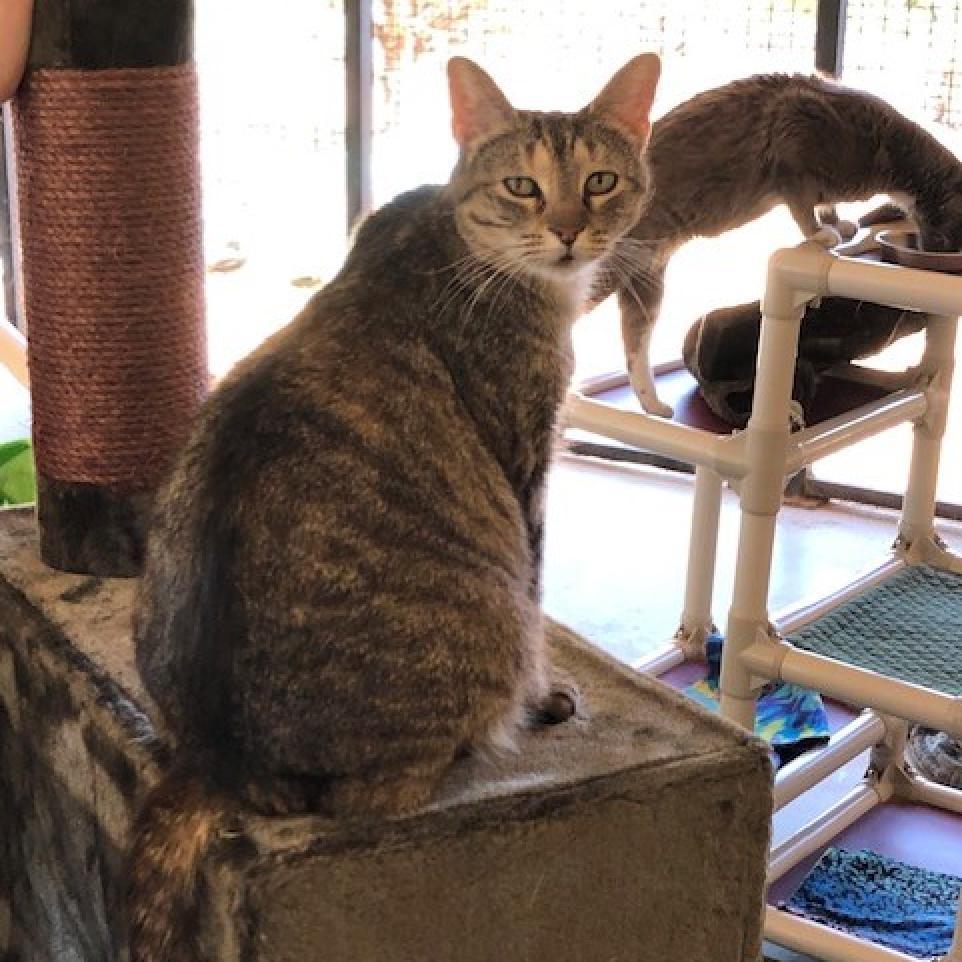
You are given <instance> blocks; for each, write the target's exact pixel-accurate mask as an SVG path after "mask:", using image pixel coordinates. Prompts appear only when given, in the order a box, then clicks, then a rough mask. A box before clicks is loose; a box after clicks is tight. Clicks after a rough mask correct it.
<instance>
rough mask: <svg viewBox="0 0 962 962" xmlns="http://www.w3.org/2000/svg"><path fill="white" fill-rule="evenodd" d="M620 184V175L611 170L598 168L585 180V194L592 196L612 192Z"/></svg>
mask: <svg viewBox="0 0 962 962" xmlns="http://www.w3.org/2000/svg"><path fill="white" fill-rule="evenodd" d="M617 184H618V175H617V174H616V173H615V172H614V171H611V170H596V171H595V172H594V173H593V174H591V175H590V176H589V177H588V179H587V180H586V181H585V194H586V195H587V196H590V197H600V196H601V195H602V194H610V193H611V192H612V191H613V190H614V189H615V187H616V186H617Z"/></svg>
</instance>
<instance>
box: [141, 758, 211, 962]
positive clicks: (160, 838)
mask: <svg viewBox="0 0 962 962" xmlns="http://www.w3.org/2000/svg"><path fill="white" fill-rule="evenodd" d="M226 820H227V812H226V807H225V805H224V799H223V798H221V797H219V796H218V794H216V793H215V792H213V791H212V790H211V787H210V786H209V785H208V784H207V782H206V780H204V779H203V778H202V777H200V776H197V775H194V774H185V773H179V774H178V773H173V774H171V775H169V776H167V777H166V778H164V779H162V780H161V781H160V783H159V784H158V785H157V786H156V787H155V788H154V789H153V790H152V791H151V792H150V793H149V794H148V796H147V798H146V799H145V801H144V803H143V805H142V807H141V809H140V812H139V813H138V815H137V818H136V821H135V823H134V826H133V831H132V834H131V843H130V848H129V850H128V861H127V876H126V877H127V926H128V939H129V947H130V962H203V956H202V954H201V951H202V950H201V945H200V929H201V926H200V919H201V907H200V904H199V902H200V900H201V897H202V894H203V893H202V891H201V889H202V884H201V878H200V872H199V868H200V864H201V860H202V859H203V856H204V853H205V852H206V851H207V849H208V847H209V846H210V845H211V843H212V842H213V841H214V840H215V839H216V838H217V836H218V835H219V834H220V833H221V831H222V830H223V828H224V827H225V824H226Z"/></svg>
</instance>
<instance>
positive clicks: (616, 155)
mask: <svg viewBox="0 0 962 962" xmlns="http://www.w3.org/2000/svg"><path fill="white" fill-rule="evenodd" d="M659 69H660V68H659V62H658V59H657V58H656V57H655V56H654V55H642V56H639V57H637V58H635V59H634V60H632V61H631V62H630V63H628V64H627V65H626V66H625V67H623V68H622V69H621V70H620V71H619V72H618V73H616V74H615V75H614V77H613V78H612V79H611V80H610V82H609V83H608V84H607V86H605V88H604V89H603V90H602V92H601V93H600V94H599V95H598V97H597V98H595V100H594V101H593V102H592V103H591V104H590V106H588V107H586V108H585V109H583V110H581V111H579V112H577V113H572V114H563V113H538V112H533V111H526V110H516V109H515V108H513V107H512V106H511V105H510V104H509V103H508V101H507V100H506V99H505V97H504V95H503V94H502V93H501V91H500V90H499V89H498V88H497V86H496V85H495V84H494V82H493V81H492V80H491V79H490V77H488V75H487V74H486V73H484V71H482V70H481V68H480V67H478V66H476V65H475V64H473V63H471V62H470V61H468V60H463V59H454V60H452V61H451V63H450V65H449V80H450V91H451V104H452V117H453V131H454V136H455V138H456V140H457V142H458V144H459V146H460V156H459V160H458V163H457V166H456V167H455V170H454V172H453V174H452V176H451V180H450V182H449V183H448V184H446V185H444V186H442V187H422V188H420V189H418V190H414V191H412V192H410V193H407V194H403V195H402V196H400V197H398V198H397V199H396V200H394V201H393V202H392V203H390V204H388V205H386V206H385V207H384V208H382V209H381V210H380V211H378V212H377V213H375V214H373V215H372V216H371V217H370V218H369V219H368V220H367V221H366V222H365V223H364V224H363V225H362V226H361V228H360V230H359V231H358V232H357V235H356V238H355V241H354V244H353V248H352V250H351V252H350V254H349V255H348V258H347V261H346V263H345V265H344V268H343V269H342V271H341V272H340V274H339V275H338V276H337V277H336V278H335V279H334V280H333V281H332V282H331V283H330V284H329V285H328V286H327V287H326V288H324V289H323V290H322V291H320V292H319V293H318V294H317V295H316V296H315V297H314V298H313V299H312V300H311V302H310V303H309V304H308V305H307V307H306V308H305V309H304V310H303V312H302V313H301V314H300V315H299V316H298V317H297V318H295V320H294V321H293V322H292V323H291V324H290V325H289V326H288V327H287V328H285V329H284V330H282V331H280V332H279V333H278V334H276V335H275V336H274V337H272V338H271V339H270V340H268V341H267V342H266V343H265V344H264V346H263V347H262V348H260V349H259V350H258V351H257V352H255V353H254V354H253V355H252V356H251V357H250V358H248V359H247V360H246V361H244V362H242V363H241V364H240V365H238V367H237V368H236V369H235V370H234V371H233V372H232V373H231V374H230V375H229V377H228V378H227V379H226V380H225V382H224V383H223V384H222V385H221V386H220V387H219V388H218V389H217V390H216V391H215V393H214V394H213V395H212V396H211V398H210V399H209V401H208V403H207V404H206V406H205V408H204V410H203V411H202V412H201V415H200V417H199V419H198V422H197V424H196V426H195V428H194V431H193V434H192V437H191V439H190V441H189V443H188V444H187V446H186V449H185V450H184V452H183V454H182V455H181V457H180V459H179V461H178V462H177V464H176V465H175V468H174V470H173V472H172V475H171V477H170V479H169V481H168V483H167V485H166V487H165V489H164V490H163V491H162V493H161V495H160V497H159V500H158V503H157V506H156V510H155V514H154V518H153V524H152V528H151V532H150V537H149V546H148V557H147V564H146V574H145V577H144V580H143V584H142V589H141V592H140V598H139V603H138V609H137V615H136V619H135V626H134V635H135V641H136V650H137V663H138V666H139V667H140V670H141V673H142V675H143V678H144V681H145V683H146V685H147V688H148V690H149V692H150V694H151V695H152V696H153V698H154V700H155V702H156V704H157V705H158V707H159V709H160V711H161V712H162V715H163V719H164V722H165V723H166V726H167V728H168V729H169V731H170V732H171V733H172V735H173V736H174V738H175V739H176V745H175V749H174V757H175V764H174V766H173V769H172V770H171V772H170V773H169V774H168V775H167V777H165V778H164V779H162V780H161V782H160V784H159V785H157V787H156V788H155V789H154V790H153V791H152V792H151V793H150V795H149V796H148V798H147V799H146V800H145V802H144V805H143V808H142V810H141V813H140V815H139V817H138V819H137V821H136V824H135V826H134V832H133V842H132V846H131V852H130V860H129V884H130V898H129V904H128V916H129V927H130V944H131V960H132V962H194V960H197V959H200V958H202V957H203V948H202V947H201V946H200V945H199V944H198V943H197V938H198V937H197V934H196V933H197V930H198V927H197V925H196V924H195V922H196V919H197V917H198V916H197V913H198V911H199V909H198V903H199V900H200V894H199V893H200V889H201V886H199V884H198V874H197V872H198V866H199V863H200V859H201V857H202V855H203V853H204V851H205V850H206V849H207V848H208V846H210V845H211V844H212V843H213V842H214V841H215V840H216V839H217V838H218V837H221V836H222V835H224V834H225V832H226V830H227V828H228V825H229V822H230V821H231V816H230V813H231V812H234V811H237V810H238V807H239V806H248V807H250V808H253V809H255V810H257V811H260V812H264V813H278V812H289V811H305V810H313V811H322V812H325V813H329V814H332V815H335V816H349V817H351V816H390V815H401V814H404V813H408V812H411V811H413V810H415V809H417V808H418V807H419V806H422V805H424V804H425V802H427V801H428V800H429V799H430V798H431V797H432V795H433V793H434V792H435V790H436V788H437V786H438V784H439V781H440V779H441V777H442V775H443V774H444V772H445V771H446V770H447V769H448V767H449V766H450V765H451V764H452V762H453V761H454V760H455V759H456V758H457V757H458V756H459V755H461V754H463V753H465V752H469V751H472V750H485V749H488V748H495V749H497V748H498V747H506V746H510V744H511V739H512V734H513V732H514V731H515V730H516V728H517V726H518V725H520V724H524V723H525V721H526V720H532V719H534V720H538V719H540V720H543V721H560V720H563V719H564V718H566V717H568V716H569V715H570V714H571V713H572V711H574V710H575V707H576V706H575V700H576V693H575V692H574V690H573V689H572V688H570V687H569V686H565V685H564V684H563V682H561V681H559V680H557V679H553V678H552V673H551V669H550V666H549V665H548V663H547V654H546V651H545V644H544V638H543V631H542V618H541V605H540V602H541V588H540V583H541V553H542V540H543V533H542V526H543V516H542V515H543V502H544V492H545V481H546V476H547V473H548V468H549V462H550V459H551V456H552V448H553V443H554V439H555V432H556V422H557V419H558V412H559V408H560V406H561V404H562V401H563V399H564V397H565V393H566V390H567V387H568V382H569V379H570V376H571V371H572V355H571V344H570V326H571V324H572V323H573V321H574V320H575V318H576V317H577V316H578V315H579V313H580V312H581V311H582V310H583V308H584V305H585V302H586V300H587V298H588V296H589V292H590V290H591V287H592V285H593V282H594V276H595V272H596V269H597V267H598V265H599V264H600V263H601V262H602V260H603V259H604V258H605V257H607V256H608V255H610V253H611V252H612V250H613V248H614V245H615V244H616V243H617V242H618V240H619V238H621V237H622V236H623V235H624V233H625V232H626V231H627V230H628V229H629V228H630V227H631V226H632V225H633V224H635V223H637V221H638V219H639V216H640V215H641V212H642V210H643V209H644V206H645V204H646V203H647V201H648V197H649V174H648V170H647V167H646V165H645V162H644V160H643V151H644V146H645V142H646V140H647V138H648V133H649V122H648V114H649V109H650V106H651V102H652V99H653V96H654V91H655V85H656V82H657V78H658V74H659Z"/></svg>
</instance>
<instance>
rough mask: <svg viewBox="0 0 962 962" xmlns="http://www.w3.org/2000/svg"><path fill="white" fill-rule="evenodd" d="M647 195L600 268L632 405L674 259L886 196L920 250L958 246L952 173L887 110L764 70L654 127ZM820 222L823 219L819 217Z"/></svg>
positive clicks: (647, 401)
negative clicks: (776, 220)
mask: <svg viewBox="0 0 962 962" xmlns="http://www.w3.org/2000/svg"><path fill="white" fill-rule="evenodd" d="M648 161H649V165H650V167H651V174H652V183H653V188H654V196H653V199H652V203H651V206H650V207H649V209H648V211H647V213H646V214H645V216H644V217H643V218H642V219H641V220H640V221H639V222H638V224H637V225H636V226H635V228H634V229H633V230H632V231H631V232H630V233H629V234H628V236H627V237H626V238H625V239H623V240H622V241H621V242H620V243H619V245H618V248H617V250H616V253H615V255H614V256H613V257H612V259H611V263H610V265H609V268H610V270H609V271H608V272H606V279H607V285H603V286H602V288H601V289H599V291H598V292H597V293H598V294H599V295H604V294H607V293H608V292H609V291H611V290H615V289H617V291H618V298H619V306H620V308H621V323H622V335H623V338H624V344H625V355H626V361H627V365H628V371H629V374H630V376H631V384H632V387H633V388H634V391H635V393H636V394H637V395H638V398H639V400H640V401H641V404H642V407H643V408H644V409H645V410H646V411H648V412H649V413H651V414H658V415H662V416H664V417H671V414H672V411H671V408H670V407H669V406H668V405H666V404H664V403H662V402H661V401H659V400H658V397H657V392H656V390H655V385H654V381H653V379H652V375H651V369H650V364H649V358H648V352H649V344H650V339H651V329H652V326H653V324H654V322H655V320H656V318H657V315H658V310H659V307H660V305H661V299H662V294H663V282H664V275H665V268H666V267H667V264H668V261H669V260H670V259H671V256H672V254H673V253H674V252H675V251H676V250H677V249H678V248H679V247H680V246H681V245H682V244H684V243H685V242H686V241H688V240H691V239H692V238H694V237H699V236H705V237H714V236H716V235H718V234H721V233H723V232H724V231H727V230H731V229H733V228H736V227H740V226H741V225H743V224H746V223H748V222H749V221H751V220H753V219H754V218H756V217H759V216H761V215H762V214H764V213H766V212H767V211H769V210H771V209H772V208H773V207H774V206H775V205H776V204H779V203H784V204H786V205H787V206H788V209H789V211H790V212H791V214H792V216H793V217H794V219H795V221H796V223H797V224H798V226H799V228H800V229H801V231H802V233H803V234H804V235H805V236H806V237H811V236H812V235H814V234H815V233H816V232H817V231H818V230H819V227H820V223H819V219H818V217H817V216H816V209H817V208H819V206H820V205H824V204H828V203H836V202H844V201H859V200H867V199H868V198H870V197H871V196H872V195H874V194H878V193H883V194H888V195H890V196H891V197H892V198H893V199H894V200H895V201H896V202H897V203H898V204H899V205H900V206H901V207H903V208H904V209H905V210H906V211H907V212H908V213H909V215H910V216H911V217H912V218H914V220H915V221H916V222H917V224H918V226H919V230H920V232H921V240H922V246H923V247H925V248H926V249H928V250H956V249H959V248H962V165H960V163H959V161H958V159H957V158H956V157H955V156H954V155H953V154H952V153H951V152H950V151H949V150H947V149H946V148H945V147H943V146H942V145H941V144H940V143H939V142H938V141H937V140H936V139H935V138H934V137H933V136H932V135H931V134H929V133H927V132H926V131H925V130H923V129H922V128H921V127H920V126H918V124H915V123H913V122H912V121H911V120H908V119H907V118H906V117H904V116H903V115H902V114H900V113H899V112H898V111H897V110H895V109H894V108H893V107H891V106H890V105H889V104H887V103H885V102H884V101H882V100H880V99H878V98H877V97H874V96H871V95H870V94H867V93H862V92H860V91H855V90H850V89H848V88H846V87H842V86H839V85H838V84H835V83H832V82H830V81H827V80H822V79H819V78H817V77H808V76H800V75H796V76H787V75H782V74H763V75H759V76H754V77H747V78H745V79H742V80H736V81H734V82H733V83H730V84H727V85H726V86H723V87H719V88H717V89H714V90H706V91H705V92H704V93H701V94H698V95H697V96H695V97H693V98H692V99H691V100H689V101H687V102H685V103H683V104H681V105H680V106H678V107H676V108H675V109H674V110H671V111H669V112H668V113H667V114H665V116H664V117H662V118H660V119H659V120H657V121H656V122H655V123H654V124H653V126H652V132H651V141H650V143H649V147H648ZM823 220H825V221H830V217H825V218H823Z"/></svg>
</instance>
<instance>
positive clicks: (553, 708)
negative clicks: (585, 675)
mask: <svg viewBox="0 0 962 962" xmlns="http://www.w3.org/2000/svg"><path fill="white" fill-rule="evenodd" d="M580 704H581V693H580V692H579V691H578V686H577V685H575V684H574V683H573V682H570V681H568V680H566V679H563V678H555V679H554V680H553V681H552V682H551V690H550V691H549V692H548V694H547V695H546V696H545V697H544V698H542V699H541V701H540V702H539V703H538V704H536V705H533V706H532V713H531V715H532V721H533V722H534V723H535V724H536V725H560V724H561V723H562V722H566V721H568V719H569V718H573V717H574V716H575V715H577V714H578V707H579V705H580Z"/></svg>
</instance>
